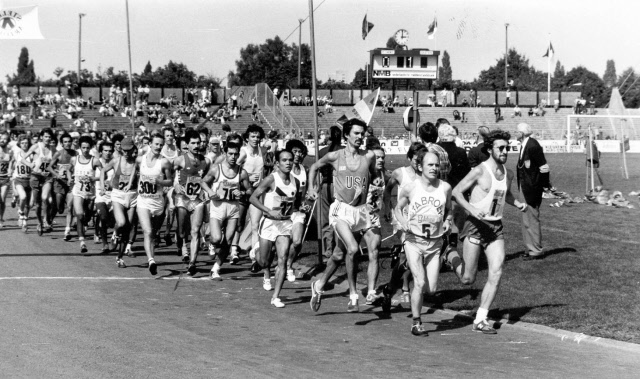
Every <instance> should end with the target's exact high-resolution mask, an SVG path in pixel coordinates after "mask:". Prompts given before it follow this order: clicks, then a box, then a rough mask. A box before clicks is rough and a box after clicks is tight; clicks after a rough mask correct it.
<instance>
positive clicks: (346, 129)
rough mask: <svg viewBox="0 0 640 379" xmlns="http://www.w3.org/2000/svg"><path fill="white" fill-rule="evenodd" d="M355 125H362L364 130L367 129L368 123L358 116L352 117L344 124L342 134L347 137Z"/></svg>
mask: <svg viewBox="0 0 640 379" xmlns="http://www.w3.org/2000/svg"><path fill="white" fill-rule="evenodd" d="M354 126H362V131H365V130H366V129H367V124H366V123H365V122H364V121H362V120H360V119H357V118H352V119H351V120H349V121H347V122H345V123H344V124H342V136H343V137H345V138H346V137H347V136H348V135H349V133H351V129H352V128H353V127H354Z"/></svg>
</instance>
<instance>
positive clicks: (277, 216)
mask: <svg viewBox="0 0 640 379" xmlns="http://www.w3.org/2000/svg"><path fill="white" fill-rule="evenodd" d="M268 213H269V218H271V219H274V220H282V215H281V214H280V211H276V210H273V209H272V210H270V211H269V212H268Z"/></svg>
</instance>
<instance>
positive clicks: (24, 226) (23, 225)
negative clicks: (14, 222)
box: [22, 216, 29, 233]
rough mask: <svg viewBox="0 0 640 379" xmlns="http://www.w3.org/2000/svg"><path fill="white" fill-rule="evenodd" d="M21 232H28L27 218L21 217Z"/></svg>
mask: <svg viewBox="0 0 640 379" xmlns="http://www.w3.org/2000/svg"><path fill="white" fill-rule="evenodd" d="M22 217H23V218H22V231H23V232H25V233H26V232H27V231H28V230H29V226H28V225H27V218H26V217H24V216H22Z"/></svg>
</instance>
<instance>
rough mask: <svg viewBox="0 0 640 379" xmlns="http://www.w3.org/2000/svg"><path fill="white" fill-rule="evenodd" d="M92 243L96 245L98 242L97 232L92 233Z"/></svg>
mask: <svg viewBox="0 0 640 379" xmlns="http://www.w3.org/2000/svg"><path fill="white" fill-rule="evenodd" d="M93 243H95V244H96V245H97V244H99V243H100V237H98V235H97V234H94V235H93Z"/></svg>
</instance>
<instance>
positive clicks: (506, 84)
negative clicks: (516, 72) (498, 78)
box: [504, 24, 509, 88]
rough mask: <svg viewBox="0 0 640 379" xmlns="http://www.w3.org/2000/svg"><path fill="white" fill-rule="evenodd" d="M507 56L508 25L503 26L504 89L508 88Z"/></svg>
mask: <svg viewBox="0 0 640 379" xmlns="http://www.w3.org/2000/svg"><path fill="white" fill-rule="evenodd" d="M508 55H509V24H504V87H505V88H509V79H508V78H507V67H508V66H509V63H508V61H507V57H508Z"/></svg>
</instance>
